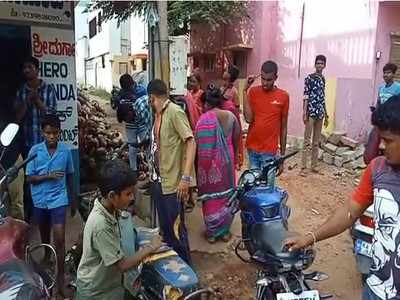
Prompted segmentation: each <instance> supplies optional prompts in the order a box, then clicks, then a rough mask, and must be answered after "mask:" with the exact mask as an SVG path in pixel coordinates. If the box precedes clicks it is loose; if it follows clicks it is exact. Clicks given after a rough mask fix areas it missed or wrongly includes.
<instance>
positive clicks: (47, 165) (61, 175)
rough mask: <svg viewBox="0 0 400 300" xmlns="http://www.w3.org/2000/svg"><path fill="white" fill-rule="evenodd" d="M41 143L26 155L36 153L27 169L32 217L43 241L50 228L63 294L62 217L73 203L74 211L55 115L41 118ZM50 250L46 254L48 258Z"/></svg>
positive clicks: (67, 158) (67, 157)
mask: <svg viewBox="0 0 400 300" xmlns="http://www.w3.org/2000/svg"><path fill="white" fill-rule="evenodd" d="M41 129H42V134H43V137H44V142H42V143H39V144H36V145H34V146H33V147H32V148H31V150H30V152H29V157H31V156H33V155H37V156H36V158H35V159H34V160H32V161H31V162H30V163H29V164H28V166H27V169H26V175H27V181H28V182H29V183H30V185H31V193H32V200H33V206H34V208H33V220H34V222H35V224H37V225H38V227H39V230H40V236H41V240H42V243H47V244H49V243H50V233H51V232H50V231H51V230H52V231H53V240H54V244H55V247H56V251H57V267H58V278H57V284H58V292H59V293H60V295H61V296H63V297H68V295H66V290H65V287H64V256H65V219H66V211H67V207H68V206H69V205H70V204H72V210H71V215H74V214H75V197H74V192H73V173H74V167H73V162H72V156H71V151H70V150H69V148H68V146H67V145H66V144H64V143H62V142H59V138H60V120H59V118H58V116H57V115H56V114H46V115H44V116H43V117H42V118H41ZM49 257H50V253H46V254H45V260H48V259H49Z"/></svg>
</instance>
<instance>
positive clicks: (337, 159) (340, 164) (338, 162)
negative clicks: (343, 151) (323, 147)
mask: <svg viewBox="0 0 400 300" xmlns="http://www.w3.org/2000/svg"><path fill="white" fill-rule="evenodd" d="M343 163H344V159H343V157H340V156H335V159H334V164H335V166H336V167H339V168H341V167H343Z"/></svg>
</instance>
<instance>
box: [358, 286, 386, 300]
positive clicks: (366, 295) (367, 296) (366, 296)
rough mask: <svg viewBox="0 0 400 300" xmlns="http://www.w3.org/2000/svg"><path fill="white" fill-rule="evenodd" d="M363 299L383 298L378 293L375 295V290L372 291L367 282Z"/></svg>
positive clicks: (374, 299)
mask: <svg viewBox="0 0 400 300" xmlns="http://www.w3.org/2000/svg"><path fill="white" fill-rule="evenodd" d="M361 300H382V299H381V298H379V297H378V296H377V295H375V294H374V292H373V291H371V289H370V288H369V286H368V284H367V283H366V284H365V286H364V288H363V293H362V298H361Z"/></svg>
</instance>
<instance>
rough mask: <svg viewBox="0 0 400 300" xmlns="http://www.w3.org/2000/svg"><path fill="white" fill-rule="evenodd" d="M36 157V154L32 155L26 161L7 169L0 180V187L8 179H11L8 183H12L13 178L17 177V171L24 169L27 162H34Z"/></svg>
mask: <svg viewBox="0 0 400 300" xmlns="http://www.w3.org/2000/svg"><path fill="white" fill-rule="evenodd" d="M36 157H37V154H34V155H32V156H30V157H28V158H27V159H25V160H24V161H22V162H21V163H19V164H17V165H14V166H12V167H11V168H9V169H8V170H7V171H6V173H5V174H4V176H3V177H2V178H1V180H0V185H2V184H3V182H5V181H7V182H8V180H9V178H12V180H10V181H9V182H8V183H10V182H12V181H13V180H14V179H15V177H17V175H18V171H19V170H20V169H22V168H23V167H25V166H26V165H27V164H28V163H29V162H31V161H32V160H34V159H35V158H36Z"/></svg>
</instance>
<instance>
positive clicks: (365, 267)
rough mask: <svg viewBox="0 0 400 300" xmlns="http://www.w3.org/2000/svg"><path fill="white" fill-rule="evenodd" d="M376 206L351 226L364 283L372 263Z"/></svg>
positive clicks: (371, 207) (354, 249)
mask: <svg viewBox="0 0 400 300" xmlns="http://www.w3.org/2000/svg"><path fill="white" fill-rule="evenodd" d="M374 228H375V222H374V206H373V205H371V206H370V207H368V208H367V210H366V211H365V212H364V214H363V215H362V216H361V217H360V218H359V219H358V220H357V221H356V222H355V223H354V225H353V226H352V227H351V230H350V233H351V237H352V239H353V244H354V248H353V251H354V254H355V256H356V263H357V269H358V271H359V272H360V273H361V279H362V282H363V283H364V282H365V280H366V279H367V277H368V274H369V270H370V268H371V265H372V239H373V236H374Z"/></svg>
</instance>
